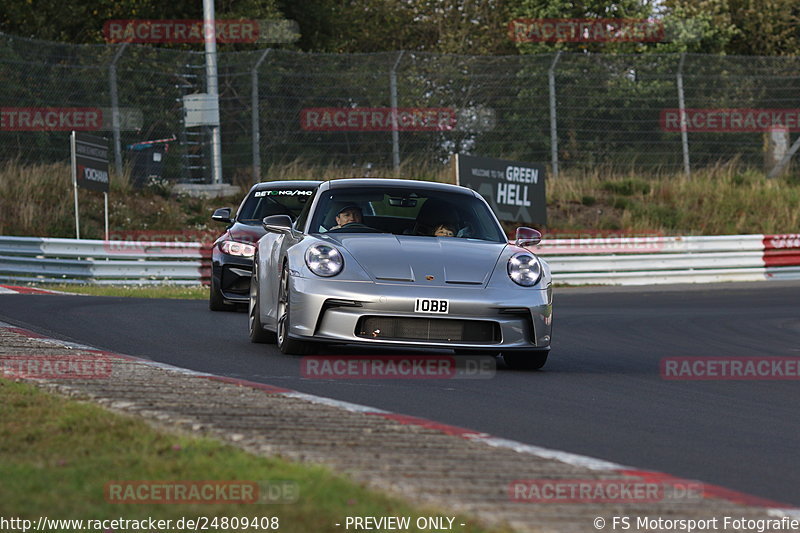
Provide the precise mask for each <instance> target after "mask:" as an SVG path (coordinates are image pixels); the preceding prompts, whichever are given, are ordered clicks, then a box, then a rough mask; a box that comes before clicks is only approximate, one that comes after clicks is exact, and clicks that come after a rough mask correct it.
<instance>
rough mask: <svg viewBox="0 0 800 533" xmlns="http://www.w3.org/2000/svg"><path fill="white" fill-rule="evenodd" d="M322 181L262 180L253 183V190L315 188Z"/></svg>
mask: <svg viewBox="0 0 800 533" xmlns="http://www.w3.org/2000/svg"><path fill="white" fill-rule="evenodd" d="M320 183H322V181H320V180H282V181H262V182H261V183H256V184H255V185H253V186H252V187H251V188H250V190H251V191H254V190H255V191H264V190H274V189H304V190H307V189H315V188H316V187H318V186H319V184H320Z"/></svg>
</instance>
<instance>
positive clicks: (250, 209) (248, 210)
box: [236, 189, 314, 226]
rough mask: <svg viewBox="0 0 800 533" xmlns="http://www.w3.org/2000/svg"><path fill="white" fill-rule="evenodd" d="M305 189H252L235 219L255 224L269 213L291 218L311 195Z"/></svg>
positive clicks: (243, 222)
mask: <svg viewBox="0 0 800 533" xmlns="http://www.w3.org/2000/svg"><path fill="white" fill-rule="evenodd" d="M313 194H314V193H313V191H311V190H307V189H273V190H260V191H253V192H252V193H251V194H250V196H248V197H247V200H245V202H244V204H243V205H242V208H241V209H240V210H239V216H238V217H237V218H236V220H237V221H239V222H241V223H242V224H248V225H250V226H255V225H259V224H261V221H262V220H263V219H264V217H268V216H270V215H289V216H290V217H292V220H295V219H296V218H297V215H299V214H300V211H302V210H303V207H304V206H305V204H306V203H307V202H308V200H309V199H311V197H312V196H313Z"/></svg>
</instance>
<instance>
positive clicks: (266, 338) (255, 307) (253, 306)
mask: <svg viewBox="0 0 800 533" xmlns="http://www.w3.org/2000/svg"><path fill="white" fill-rule="evenodd" d="M257 264H258V262H257V259H254V260H253V275H252V277H251V278H250V304H249V305H248V309H247V313H248V314H247V329H248V332H249V333H250V342H254V343H259V344H262V343H269V344H274V343H275V341H276V339H277V337H276V335H275V333H273V332H271V331H265V330H264V325H263V324H262V323H261V302H260V297H259V295H258V268H256V265H257Z"/></svg>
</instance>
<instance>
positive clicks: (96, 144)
mask: <svg viewBox="0 0 800 533" xmlns="http://www.w3.org/2000/svg"><path fill="white" fill-rule="evenodd" d="M75 176H76V178H77V181H78V186H79V187H83V188H84V189H91V190H93V191H100V192H108V187H109V182H110V180H109V176H108V139H106V138H105V137H98V136H96V135H89V134H87V133H82V132H79V131H76V132H75Z"/></svg>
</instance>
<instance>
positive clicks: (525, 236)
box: [514, 227, 542, 248]
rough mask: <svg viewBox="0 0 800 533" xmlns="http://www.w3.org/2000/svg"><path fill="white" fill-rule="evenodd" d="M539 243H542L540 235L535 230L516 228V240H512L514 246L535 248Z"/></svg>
mask: <svg viewBox="0 0 800 533" xmlns="http://www.w3.org/2000/svg"><path fill="white" fill-rule="evenodd" d="M540 242H542V234H541V233H539V232H538V231H537V230H535V229H533V228H526V227H521V228H517V238H516V239H515V240H514V244H516V245H517V246H519V247H520V248H525V247H526V246H536V245H537V244H539V243H540Z"/></svg>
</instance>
